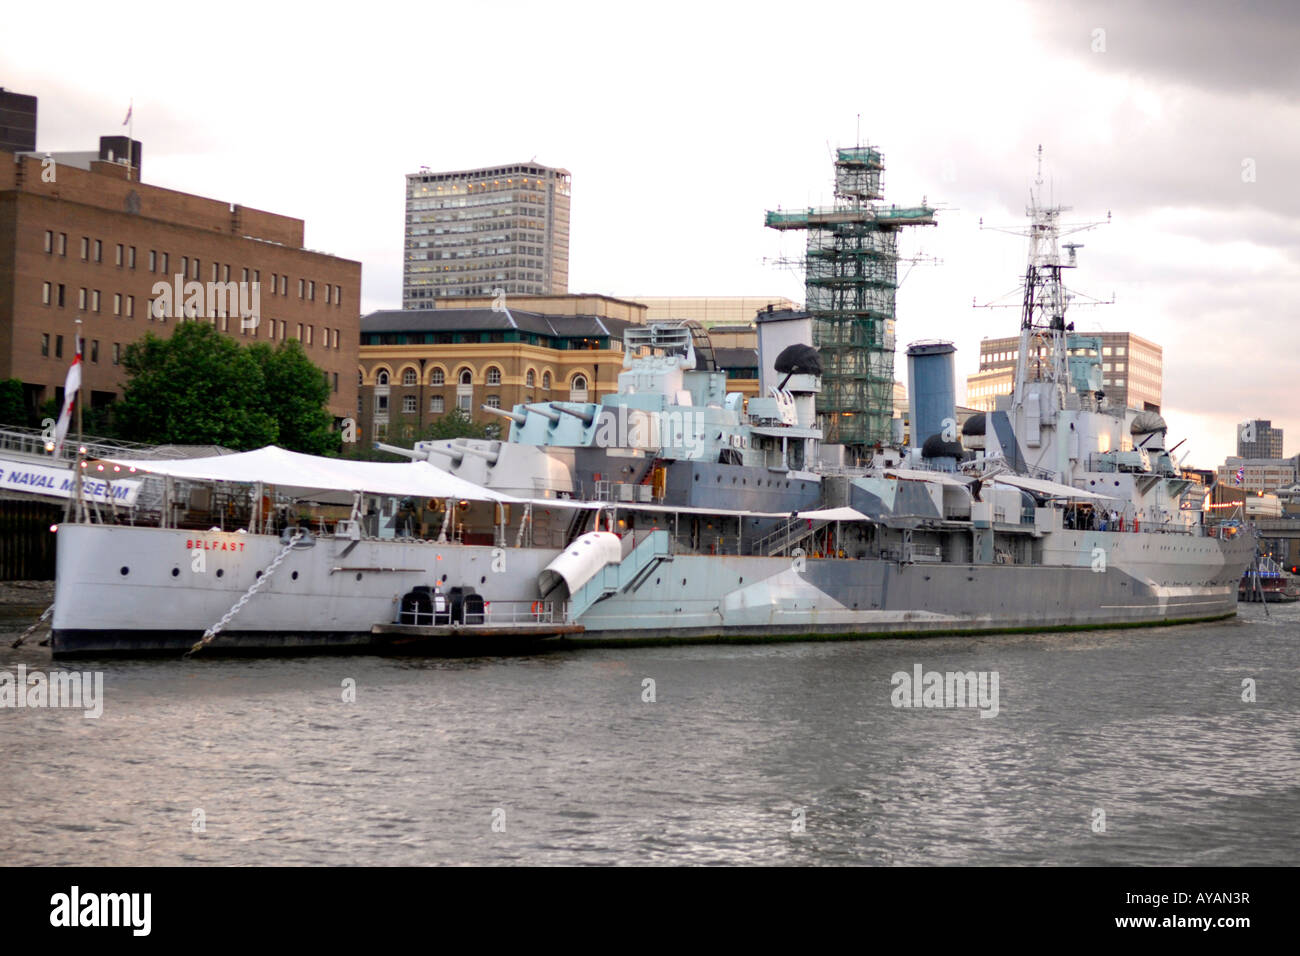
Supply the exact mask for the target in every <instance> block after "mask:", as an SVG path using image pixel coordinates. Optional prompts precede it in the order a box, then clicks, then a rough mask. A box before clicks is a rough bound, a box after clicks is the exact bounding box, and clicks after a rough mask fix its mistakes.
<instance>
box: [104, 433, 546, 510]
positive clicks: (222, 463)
mask: <svg viewBox="0 0 1300 956" xmlns="http://www.w3.org/2000/svg"><path fill="white" fill-rule="evenodd" d="M103 460H104V461H108V462H112V463H113V464H115V465H122V466H124V467H129V468H133V469H135V470H136V471H137V472H145V473H146V474H152V475H165V476H168V477H171V478H185V479H189V480H192V481H237V482H244V483H249V484H251V483H253V482H258V481H260V482H263V483H264V484H268V485H276V486H278V487H280V488H287V489H295V488H297V489H303V490H317V491H346V492H358V491H362V492H369V493H371V494H379V495H402V496H409V497H413V498H465V499H469V500H471V501H505V502H520V501H522V500H523V499H520V498H515V497H512V496H510V495H505V494H501V493H500V492H498V491H493V490H491V489H490V488H483V487H480V486H479V485H476V484H474V483H473V482H470V481H466V480H465V479H464V478H458V477H456V476H455V475H453V474H450V473H449V472H446V471H443V470H442V469H441V468H436V467H434V466H433V465H430V464H429V463H428V462H423V461H413V462H381V461H350V460H347V459H343V458H321V457H318V456H316V455H303V454H300V453H299V452H295V451H286V450H285V449H283V448H277V447H276V446H275V445H267V446H266V447H265V448H259V449H257V450H256V451H246V452H240V453H239V454H235V455H217V456H214V457H211V458H188V459H181V460H175V459H161V458H152V459H151V458H105V459H103ZM547 503H548V504H556V505H560V504H564V503H565V502H558V501H547Z"/></svg>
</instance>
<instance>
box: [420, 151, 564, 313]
mask: <svg viewBox="0 0 1300 956" xmlns="http://www.w3.org/2000/svg"><path fill="white" fill-rule="evenodd" d="M571 179H572V177H571V176H570V174H569V171H568V170H566V169H553V168H551V167H548V166H539V165H537V164H536V163H518V164H515V165H508V166H493V167H488V168H485V169H471V170H462V171H460V172H442V173H439V172H431V171H429V170H427V169H422V170H421V171H420V172H418V173H410V174H408V175H407V177H406V243H405V255H404V263H403V271H402V307H403V308H404V309H432V308H434V306H435V302H436V300H438V299H443V298H450V297H456V296H484V295H487V296H497V295H563V294H565V293H566V292H568V288H569V199H570V186H571Z"/></svg>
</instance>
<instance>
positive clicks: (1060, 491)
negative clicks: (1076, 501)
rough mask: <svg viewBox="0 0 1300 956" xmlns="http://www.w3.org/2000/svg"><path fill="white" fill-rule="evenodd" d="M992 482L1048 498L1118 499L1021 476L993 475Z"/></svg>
mask: <svg viewBox="0 0 1300 956" xmlns="http://www.w3.org/2000/svg"><path fill="white" fill-rule="evenodd" d="M993 481H994V482H996V483H997V484H1000V485H1011V486H1013V487H1015V488H1023V489H1024V490H1025V491H1033V492H1036V493H1038V494H1040V495H1046V496H1047V497H1049V498H1098V499H1101V500H1103V501H1114V500H1116V499H1117V498H1119V497H1120V496H1119V495H1099V494H1097V493H1096V492H1095V491H1084V490H1083V489H1082V488H1072V487H1071V486H1070V485H1063V484H1061V483H1060V482H1057V481H1044V480H1043V479H1041V478H1026V477H1024V476H1023V475H995V476H994V478H993Z"/></svg>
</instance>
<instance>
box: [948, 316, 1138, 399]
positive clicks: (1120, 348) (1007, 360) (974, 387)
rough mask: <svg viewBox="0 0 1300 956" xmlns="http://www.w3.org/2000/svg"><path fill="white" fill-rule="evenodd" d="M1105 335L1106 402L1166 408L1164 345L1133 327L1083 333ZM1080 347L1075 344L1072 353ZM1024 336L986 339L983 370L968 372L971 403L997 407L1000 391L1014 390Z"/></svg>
mask: <svg viewBox="0 0 1300 956" xmlns="http://www.w3.org/2000/svg"><path fill="white" fill-rule="evenodd" d="M1078 335H1079V336H1080V337H1081V338H1099V339H1101V343H1102V348H1101V356H1100V358H1101V363H1102V366H1101V367H1102V388H1103V390H1104V391H1105V393H1106V398H1105V403H1106V404H1108V405H1111V406H1112V407H1118V408H1136V409H1140V410H1147V411H1154V412H1158V411H1160V406H1161V404H1162V398H1161V395H1162V389H1163V376H1164V350H1163V349H1162V348H1161V347H1160V346H1159V345H1156V344H1155V343H1154V342H1151V341H1148V340H1147V339H1144V338H1141V337H1140V336H1137V335H1134V334H1133V333H1131V332H1087V333H1083V332H1081V333H1078ZM1074 351H1075V349H1073V348H1071V352H1072V354H1073V352H1074ZM1019 353H1020V337H1019V336H1018V335H1017V336H1004V337H1001V338H992V339H989V338H986V339H981V340H980V357H979V371H978V372H976V373H975V374H973V375H968V376H967V377H966V404H967V405H969V406H970V407H971V408H976V409H979V410H980V411H982V412H991V411H995V410H996V409H997V398H998V396H999V395H1010V394H1011V388H1012V386H1013V385H1014V384H1015V378H1016V360H1017V358H1018V357H1019Z"/></svg>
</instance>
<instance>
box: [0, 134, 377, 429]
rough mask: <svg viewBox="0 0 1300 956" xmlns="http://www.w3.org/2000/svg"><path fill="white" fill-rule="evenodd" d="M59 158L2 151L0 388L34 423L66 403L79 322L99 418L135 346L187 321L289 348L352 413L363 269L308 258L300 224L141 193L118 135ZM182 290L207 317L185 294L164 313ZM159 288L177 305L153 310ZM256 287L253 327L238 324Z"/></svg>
mask: <svg viewBox="0 0 1300 956" xmlns="http://www.w3.org/2000/svg"><path fill="white" fill-rule="evenodd" d="M0 125H2V124H0ZM59 157H62V159H60V158H59ZM54 158H55V159H56V162H55V164H54V166H53V167H50V166H48V165H47V164H46V163H45V160H44V154H42V153H33V152H31V151H27V152H24V153H17V154H14V155H9V154H0V261H3V262H4V265H0V379H5V378H16V379H19V380H21V382H22V383H23V396H24V401H25V403H26V406H27V409H28V411H29V412H35V411H37V410H38V409H39V408H40V406H41V405H42V404H43V403H45V402H47V401H49V400H51V399H55V400H58V401H61V400H62V396H63V383H64V380H65V378H66V376H67V373H68V366H69V364H70V363H71V362H72V357H73V355H74V354H75V350H76V346H75V341H76V335H77V331H78V326H77V324H76V320H77V319H80V320H81V326H80V332H81V335H82V337H83V340H84V353H83V355H84V361H83V364H82V382H83V388H84V389H85V392H84V395H85V398H86V403H87V406H88V407H101V406H104V405H108V404H110V403H111V402H113V401H114V400H115V398H116V397H117V396H118V395H119V394H120V393H121V389H122V385H123V383H124V381H125V379H126V373H125V370H124V369H123V367H122V365H121V361H122V358H123V354H124V352H125V349H126V347H127V346H128V345H129V344H130V343H132V342H134V341H136V340H137V339H139V338H141V337H143V336H144V334H145V333H146V332H152V333H154V334H155V335H157V336H159V337H162V338H167V337H169V336H170V335H171V333H172V330H173V329H174V328H175V327H176V326H177V324H178V323H179V322H180V321H184V320H186V319H187V318H193V319H198V320H199V321H208V322H210V323H211V324H212V325H214V326H216V327H217V328H218V329H219V330H220V331H222V332H224V333H226V334H227V335H229V336H231V337H232V338H237V339H238V340H240V341H243V342H250V341H254V340H261V341H263V342H269V343H271V344H272V345H277V344H279V343H280V342H282V341H284V340H285V339H297V340H298V341H299V342H301V343H302V345H303V348H304V350H305V351H306V353H307V356H308V357H309V358H310V359H311V360H312V361H313V362H314V363H315V364H316V365H317V366H319V367H320V368H321V369H322V370H323V371H324V373H325V379H326V381H327V382H328V384H329V386H330V395H329V408H330V410H331V412H332V413H333V414H334V415H335V416H336V417H338V418H342V417H346V416H349V415H351V414H352V409H353V408H354V407H355V404H356V386H355V384H354V378H353V376H354V375H355V374H356V357H357V351H356V350H357V322H358V319H359V317H360V311H361V309H360V302H361V263H359V262H354V261H351V260H348V259H341V258H338V257H336V256H330V255H325V254H324V253H320V252H313V251H311V250H308V249H306V248H304V247H303V233H304V223H303V221H302V220H301V219H294V218H291V217H289V216H281V215H277V214H275V213H270V212H263V211H262V210H259V209H250V208H248V207H245V206H239V205H233V204H231V203H229V202H226V201H224V200H215V199H205V198H203V197H201V196H195V195H191V194H189V193H182V192H176V191H174V190H171V189H163V188H161V187H159V186H154V185H151V184H148V183H143V182H140V176H139V171H140V148H139V144H138V143H128V141H127V139H126V138H125V137H103V138H101V140H100V149H99V150H98V151H96V152H87V153H84V154H83V153H59V154H54ZM187 282H196V283H198V284H199V285H200V286H202V287H203V288H204V292H205V294H204V295H203V296H201V297H200V299H201V300H202V301H203V303H204V305H203V307H202V308H199V307H198V306H196V305H193V304H192V303H191V302H190V301H189V292H185V294H184V296H183V297H182V298H183V299H185V301H184V302H181V301H176V302H172V300H173V299H174V298H175V297H174V296H173V295H172V294H171V290H173V289H175V287H176V285H177V284H178V283H179V284H180V285H181V287H182V289H184V287H185V284H186V283H187ZM159 283H162V284H164V285H165V286H166V287H167V289H168V293H169V294H168V295H167V296H166V297H165V301H166V302H171V303H172V304H171V306H170V307H168V306H166V305H163V304H162V303H160V306H161V307H160V308H159V309H157V310H155V309H154V308H152V305H153V302H154V299H155V296H159V293H157V292H156V291H155V287H156V285H157V284H159ZM216 286H220V287H221V288H220V290H219V296H218V295H216V294H214V292H216V291H217V290H214V287H216ZM255 286H256V288H257V295H259V296H260V307H259V308H258V310H257V311H258V316H257V321H256V322H251V321H250V322H248V323H245V322H242V321H241V312H240V307H241V304H242V303H244V302H248V303H249V304H250V305H251V304H252V301H253V299H254V294H253V289H254V287H255ZM236 297H237V298H238V303H237V302H236ZM159 298H162V297H161V296H159ZM214 300H215V303H219V304H218V305H217V308H215V309H214V308H213V305H214ZM156 313H157V314H156ZM5 424H10V423H5Z"/></svg>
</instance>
